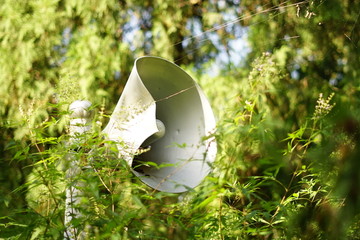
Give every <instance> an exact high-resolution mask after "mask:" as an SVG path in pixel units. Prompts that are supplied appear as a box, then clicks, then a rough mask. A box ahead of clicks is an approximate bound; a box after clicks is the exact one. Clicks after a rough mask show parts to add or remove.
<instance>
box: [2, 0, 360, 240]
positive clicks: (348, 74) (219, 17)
mask: <svg viewBox="0 0 360 240" xmlns="http://www.w3.org/2000/svg"><path fill="white" fill-rule="evenodd" d="M359 16H360V2H359V1H355V0H304V1H295V0H288V1H279V0H256V1H253V0H189V1H185V0H179V1H168V0H145V1H138V0H132V1H127V0H101V1H100V0H88V1H85V0H76V1H72V0H71V1H70V0H28V1H14V0H0V130H1V132H0V134H1V139H0V186H1V187H0V238H9V239H31V236H32V239H36V238H44V239H52V238H53V239H57V238H61V236H62V231H63V230H64V226H63V222H62V220H61V219H62V218H63V215H62V214H63V205H62V204H63V203H61V202H62V201H64V195H61V194H62V193H61V191H60V190H59V188H61V184H60V185H59V179H61V178H62V177H63V176H62V174H61V170H59V167H58V166H57V164H56V162H57V161H59V160H60V159H61V158H63V157H64V156H65V154H66V153H65V152H66V151H65V150H64V147H62V146H63V145H62V142H63V141H64V139H66V136H67V121H66V118H65V117H64V114H65V115H66V107H67V105H68V104H69V103H70V102H71V101H73V100H75V99H88V100H90V101H91V102H93V103H94V104H95V105H97V106H99V109H102V111H103V112H101V113H99V114H98V115H97V116H106V115H108V114H110V113H111V112H112V109H113V107H114V106H115V104H116V102H117V101H118V99H119V96H120V94H121V92H122V88H123V86H124V84H125V83H126V81H127V78H128V76H129V73H130V71H131V69H132V67H133V63H134V60H135V59H136V58H137V57H140V56H144V55H154V56H159V57H164V58H166V59H168V60H170V61H173V62H175V63H176V64H178V65H180V66H181V67H183V68H184V69H185V70H186V71H187V72H189V73H190V74H191V75H192V76H193V77H194V78H195V79H196V80H197V81H198V82H199V84H200V85H201V86H202V87H203V89H204V91H205V92H206V94H207V96H208V97H209V99H210V101H211V104H212V106H213V108H214V111H215V113H216V116H217V119H218V131H217V133H216V138H217V141H218V148H219V151H218V152H219V153H218V158H217V161H216V163H215V164H214V171H213V173H212V174H211V175H210V176H209V177H208V178H207V179H206V180H205V181H204V183H203V184H202V185H201V186H199V187H198V188H197V189H196V190H194V191H192V192H190V193H188V194H187V195H186V196H185V197H182V198H183V200H182V201H180V202H178V201H177V196H173V195H167V194H165V193H154V192H152V191H151V190H149V189H147V188H146V187H145V186H143V185H142V184H141V183H139V182H138V181H137V180H136V179H134V178H133V177H132V176H131V174H127V172H128V171H127V170H126V171H125V170H122V171H120V170H119V171H117V172H114V171H110V170H108V169H107V168H106V167H104V166H102V167H101V169H102V172H101V174H103V175H102V176H106V177H107V178H108V179H109V180H108V181H110V182H111V183H112V184H114V185H116V184H115V183H117V184H122V186H126V187H124V188H126V189H127V190H126V191H124V190H123V189H119V186H117V187H115V186H114V188H113V189H110V190H111V191H109V192H108V194H107V195H106V197H104V196H100V195H99V196H98V195H96V194H95V193H94V196H91V197H89V199H91V201H90V200H89V202H88V204H89V205H91V206H92V207H90V208H89V209H90V210H91V211H89V213H88V216H90V217H89V218H88V219H85V220H86V221H89V223H91V225H92V226H94V228H95V229H96V231H95V230H94V231H95V233H93V236H94V237H93V238H95V239H110V238H111V237H112V239H127V238H128V239H134V238H141V239H253V238H258V239H360V235H359V231H360V222H359V221H360V215H359V214H360V191H358V186H359V185H360V175H359V171H358V169H360V164H359V161H358V159H360V153H359V149H360V148H359V146H358V144H359V140H360V139H359V136H360V135H359V120H360V117H359V116H360V115H359V114H360V110H359V107H358V106H359V100H360V94H359V92H360V59H359V58H360V57H359V56H360V44H359V40H360V19H359V18H360V17H359ZM105 121H106V118H105ZM64 151H65V152H64ZM39 162H41V164H44V166H43V167H42V168H41V167H39V165H41V164H39ZM109 162H111V161H110V160H109ZM124 168H126V166H124ZM99 169H100V168H99ZM123 171H124V172H123ZM90 175H91V174H90ZM96 177H97V175H96V176H93V178H96ZM89 178H91V176H90V177H89ZM34 179H35V180H36V179H37V180H39V179H40V180H39V181H40V183H38V184H37V185H36V187H38V188H36V187H34V186H33V187H31V183H34V181H35V180H34ZM119 179H120V180H119ZM124 179H125V180H124ZM89 181H90V180H89ZM29 184H30V185H29ZM40 185H42V186H40ZM89 185H91V184H89ZM95 185H96V184H95ZM44 186H45V187H44ZM91 186H92V187H93V185H91ZM91 186H90V187H91ZM96 186H97V187H95V188H100V187H99V186H101V183H100V184H99V183H98V185H96ZM34 189H35V190H34ZM44 189H45V190H44ZM51 189H52V190H51ZM31 190H33V191H31ZM43 190H44V191H45V193H44V192H42V191H43ZM100 190H101V189H100ZM120 190H121V191H120ZM89 192H90V193H91V192H96V191H95V190H94V191H93V190H91V189H90V190H89ZM100 192H101V191H100ZM40 193H41V194H40ZM50 193H52V194H50ZM109 193H110V194H109ZM34 194H35V195H34ZM33 195H34V196H33ZM38 195H43V198H42V199H41V200H40V199H38V200H37V198H38ZM108 195H110V196H111V197H109V196H108ZM34 199H35V200H34ZM110 202H111V204H110ZM44 204H45V205H44ZM108 205H111V206H115V205H116V206H117V209H118V210H117V211H114V209H109V206H108ZM54 206H56V207H55V208H54ZM91 216H92V217H91ZM94 219H95V220H94Z"/></svg>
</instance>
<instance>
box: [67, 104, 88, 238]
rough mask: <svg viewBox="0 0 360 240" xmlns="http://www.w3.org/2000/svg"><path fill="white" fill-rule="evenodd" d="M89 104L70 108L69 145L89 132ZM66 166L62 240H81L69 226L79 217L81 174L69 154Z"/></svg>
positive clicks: (76, 143)
mask: <svg viewBox="0 0 360 240" xmlns="http://www.w3.org/2000/svg"><path fill="white" fill-rule="evenodd" d="M90 107H91V102H89V101H75V102H73V103H72V104H71V105H70V107H69V111H70V112H71V115H70V118H71V119H70V142H69V145H71V146H76V145H79V144H80V142H81V141H83V140H84V134H85V133H86V132H88V131H89V130H91V124H90V123H91V120H92V119H91V116H92V114H91V110H90ZM67 161H68V163H67V164H68V166H67V170H66V178H67V179H68V180H69V182H70V183H71V185H70V186H69V187H67V188H66V200H65V220H64V222H65V227H66V230H65V232H64V239H67V240H74V239H83V238H84V236H82V234H81V233H80V232H78V230H77V229H76V227H74V226H73V225H72V224H71V220H72V219H74V218H77V217H80V216H81V215H80V212H79V210H78V209H77V205H78V204H79V203H80V200H81V195H82V194H81V190H80V188H81V187H82V186H81V185H82V184H81V182H80V181H79V180H78V175H79V173H80V172H81V166H80V162H79V159H77V158H75V157H74V154H71V153H70V154H69V156H68V157H67Z"/></svg>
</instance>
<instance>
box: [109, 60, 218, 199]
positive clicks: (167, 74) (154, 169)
mask: <svg viewBox="0 0 360 240" xmlns="http://www.w3.org/2000/svg"><path fill="white" fill-rule="evenodd" d="M214 130H215V118H214V114H213V112H212V109H211V107H210V104H209V102H208V100H207V98H206V97H205V95H204V93H203V92H202V90H201V89H200V87H199V86H198V85H197V83H196V82H195V81H194V80H193V79H192V78H191V77H190V76H189V75H188V74H187V73H186V72H185V71H184V70H182V69H181V68H180V67H178V66H177V65H175V64H173V63H171V62H169V61H167V60H164V59H162V58H158V57H141V58H138V59H137V60H136V61H135V65H134V67H133V70H132V72H131V74H130V77H129V79H128V81H127V83H126V85H125V88H124V90H123V93H122V95H121V97H120V99H119V102H118V103H117V105H116V107H115V110H114V112H113V114H112V115H111V117H110V120H109V123H108V125H107V126H106V127H105V129H104V131H103V132H104V133H105V134H106V135H107V137H108V139H109V140H112V141H115V142H116V143H117V147H118V149H119V152H120V155H121V157H122V158H124V159H125V160H126V161H127V162H128V164H129V165H130V166H131V167H132V170H133V172H134V173H135V174H136V175H137V176H138V177H139V178H140V179H141V180H142V181H143V182H144V183H146V184H147V185H149V186H151V187H152V188H154V189H157V190H159V191H165V192H172V193H179V192H184V191H187V190H189V189H191V188H194V187H196V186H197V185H198V184H199V183H200V182H201V181H202V179H203V178H204V177H205V176H206V175H207V174H208V173H209V171H210V166H209V164H210V163H211V162H213V161H214V159H215V155H216V142H215V140H214V138H213V137H211V133H213V132H214Z"/></svg>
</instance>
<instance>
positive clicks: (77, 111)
mask: <svg viewBox="0 0 360 240" xmlns="http://www.w3.org/2000/svg"><path fill="white" fill-rule="evenodd" d="M90 107H91V102H89V101H87V100H76V101H74V102H73V103H71V104H70V106H69V111H70V114H71V115H70V117H71V118H90V117H91V111H90V110H89V109H90Z"/></svg>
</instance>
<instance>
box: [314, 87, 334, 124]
mask: <svg viewBox="0 0 360 240" xmlns="http://www.w3.org/2000/svg"><path fill="white" fill-rule="evenodd" d="M333 97H334V93H332V94H330V96H329V97H328V98H327V99H324V98H323V94H322V93H320V95H319V98H318V100H317V101H316V106H315V113H314V115H313V119H314V120H318V119H320V118H322V117H324V116H326V115H327V114H329V112H330V111H331V109H333V107H334V106H335V103H334V104H330V101H331V99H332V98H333Z"/></svg>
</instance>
